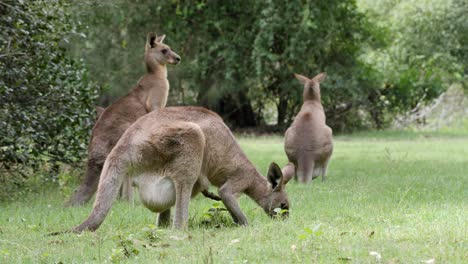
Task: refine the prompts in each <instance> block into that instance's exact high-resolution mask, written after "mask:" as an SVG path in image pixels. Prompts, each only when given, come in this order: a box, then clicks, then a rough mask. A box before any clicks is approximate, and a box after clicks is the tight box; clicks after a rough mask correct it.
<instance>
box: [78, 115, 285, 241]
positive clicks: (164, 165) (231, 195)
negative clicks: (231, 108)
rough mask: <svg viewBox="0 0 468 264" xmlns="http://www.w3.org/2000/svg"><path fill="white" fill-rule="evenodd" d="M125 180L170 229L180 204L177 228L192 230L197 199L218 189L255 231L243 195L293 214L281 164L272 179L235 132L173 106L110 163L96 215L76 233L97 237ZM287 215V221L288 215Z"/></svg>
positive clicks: (139, 128) (136, 129) (137, 130)
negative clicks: (190, 216) (262, 171)
mask: <svg viewBox="0 0 468 264" xmlns="http://www.w3.org/2000/svg"><path fill="white" fill-rule="evenodd" d="M125 175H128V176H129V177H131V178H132V179H133V183H134V185H135V186H137V187H138V189H139V193H140V198H141V201H142V203H143V204H144V205H145V206H146V207H147V208H148V209H150V210H151V211H153V212H157V213H159V215H158V225H167V224H168V223H169V221H170V210H171V207H172V206H174V205H175V217H174V220H173V228H176V229H183V228H186V227H187V223H188V207H189V202H190V198H191V197H193V196H194V195H196V194H197V193H199V192H200V191H203V190H206V189H207V188H208V186H209V185H210V184H211V185H214V186H217V187H218V188H219V189H218V192H219V196H220V197H221V199H222V201H223V203H224V205H225V206H226V208H227V209H228V211H229V213H230V214H231V216H232V218H233V220H234V222H236V223H238V224H241V225H247V218H246V217H245V215H244V213H243V212H242V211H241V209H240V207H239V204H238V202H237V200H236V197H237V196H236V194H239V193H245V194H247V195H248V196H249V197H250V198H252V199H253V200H254V201H255V202H257V204H258V205H260V206H261V207H262V208H263V210H264V211H265V212H266V213H267V214H269V215H270V216H274V215H275V214H276V212H275V208H282V209H289V202H288V197H287V194H286V191H285V185H286V183H287V182H288V181H289V179H290V178H286V177H283V174H282V172H281V170H280V168H279V167H278V165H276V164H275V163H272V164H271V165H270V168H269V171H268V177H267V178H268V180H267V179H266V178H265V177H263V176H262V175H261V174H260V173H259V172H258V171H257V169H256V168H255V167H254V165H253V164H252V163H251V162H250V161H249V160H248V159H247V157H246V155H245V154H244V152H243V151H242V150H241V148H240V147H239V145H238V144H237V142H236V140H235V139H234V137H233V135H232V133H231V131H230V130H229V128H228V127H227V126H226V125H225V124H224V122H223V121H222V119H221V118H220V117H219V116H218V115H217V114H215V113H213V112H211V111H209V110H207V109H204V108H201V107H167V108H162V109H160V110H156V111H153V112H151V113H149V114H147V115H145V116H144V117H142V118H140V119H138V120H137V121H136V122H135V123H134V124H133V125H132V126H131V127H130V128H128V129H127V131H125V133H124V135H123V136H122V137H121V138H120V140H119V142H118V143H117V145H116V146H115V147H114V149H113V150H112V152H111V153H110V154H109V156H108V157H107V159H106V161H105V163H104V168H103V170H102V173H101V177H100V180H99V187H98V190H97V194H96V200H95V202H94V206H93V210H92V212H91V214H90V215H89V216H88V218H87V219H86V220H85V221H84V222H83V223H82V224H80V225H79V226H77V227H75V228H74V229H72V230H71V231H73V232H81V231H83V230H91V231H94V230H96V229H97V228H98V227H99V226H100V225H101V223H102V222H103V221H104V218H105V217H106V215H107V213H108V212H109V210H110V208H111V206H112V202H113V201H114V200H115V198H116V196H117V194H118V190H119V187H120V184H121V183H122V181H123V179H124V177H125ZM284 215H287V213H286V214H284Z"/></svg>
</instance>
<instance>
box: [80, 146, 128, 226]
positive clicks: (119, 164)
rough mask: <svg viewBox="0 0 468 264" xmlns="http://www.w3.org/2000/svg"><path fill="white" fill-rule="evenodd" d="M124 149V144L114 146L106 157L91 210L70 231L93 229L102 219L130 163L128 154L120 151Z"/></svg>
mask: <svg viewBox="0 0 468 264" xmlns="http://www.w3.org/2000/svg"><path fill="white" fill-rule="evenodd" d="M124 149H125V147H124V146H116V147H115V148H114V149H113V151H112V152H111V154H109V156H108V157H107V159H106V162H105V163H104V167H103V170H102V173H101V177H100V180H99V186H98V190H97V194H96V200H95V202H94V206H93V210H92V212H91V214H90V215H89V216H88V218H87V219H86V220H85V221H84V222H83V223H81V224H80V225H79V226H77V227H75V228H73V229H72V230H71V231H72V232H75V233H80V232H82V231H84V230H90V231H94V230H96V229H97V228H98V227H99V226H100V225H101V224H102V222H103V221H104V218H105V217H106V216H107V213H108V212H109V210H110V208H111V206H112V203H113V201H114V200H115V198H116V197H117V195H118V193H119V188H120V185H121V184H122V181H123V179H124V176H125V175H126V173H127V171H128V166H129V164H130V162H129V154H128V153H126V151H121V150H124Z"/></svg>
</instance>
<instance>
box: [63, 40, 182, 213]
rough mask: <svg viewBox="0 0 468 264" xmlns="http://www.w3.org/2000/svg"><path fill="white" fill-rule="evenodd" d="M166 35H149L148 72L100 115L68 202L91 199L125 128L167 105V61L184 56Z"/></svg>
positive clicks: (73, 204) (147, 47)
mask: <svg viewBox="0 0 468 264" xmlns="http://www.w3.org/2000/svg"><path fill="white" fill-rule="evenodd" d="M164 38H165V35H162V36H157V35H156V34H155V33H149V34H148V36H147V41H146V44H145V56H144V61H145V64H146V69H147V72H146V74H145V75H143V77H142V78H141V79H140V80H139V81H138V83H137V85H136V86H134V87H133V88H132V90H131V91H130V92H129V93H128V94H127V95H126V96H124V97H122V98H120V99H119V100H117V101H116V102H114V103H113V104H111V105H110V106H109V107H107V108H106V109H104V111H103V112H102V113H101V114H100V115H99V117H98V119H97V121H96V123H95V124H94V127H93V130H92V133H91V139H90V141H89V145H88V164H87V166H88V167H87V171H86V176H85V177H84V179H83V181H82V183H81V185H80V187H79V189H78V191H77V192H76V193H75V194H74V196H73V197H72V198H71V199H70V201H69V202H67V205H69V206H76V205H81V204H84V203H86V202H87V201H89V200H90V199H91V197H92V196H93V194H94V193H95V192H96V189H97V185H98V182H99V175H100V173H101V170H102V166H103V165H104V161H105V160H106V157H107V155H109V153H110V152H111V150H112V148H113V147H114V146H115V144H116V143H117V141H118V140H119V138H120V137H121V136H122V134H123V133H124V132H125V130H126V129H127V128H128V127H130V125H131V124H133V123H134V122H135V121H136V120H137V119H138V118H139V117H141V116H143V115H145V114H147V113H149V112H151V111H153V110H155V109H159V108H162V107H164V106H166V101H167V96H168V93H169V82H168V80H167V69H166V64H177V63H179V61H180V57H179V55H177V54H176V53H175V52H173V51H172V50H171V48H170V47H169V46H167V45H165V44H164V43H163V40H164ZM99 110H102V109H99ZM123 190H125V192H126V194H125V193H124V196H125V195H126V196H127V198H130V197H129V196H131V193H132V192H131V189H130V186H124V188H123Z"/></svg>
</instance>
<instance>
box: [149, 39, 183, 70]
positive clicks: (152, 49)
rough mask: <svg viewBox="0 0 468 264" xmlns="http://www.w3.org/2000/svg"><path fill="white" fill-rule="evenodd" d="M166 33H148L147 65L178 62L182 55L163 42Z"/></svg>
mask: <svg viewBox="0 0 468 264" xmlns="http://www.w3.org/2000/svg"><path fill="white" fill-rule="evenodd" d="M165 37H166V35H161V36H157V35H156V33H148V37H147V40H146V45H145V62H146V64H147V65H154V64H155V63H156V64H160V65H166V64H168V63H169V64H177V63H179V62H180V56H179V55H177V53H175V52H174V51H172V50H171V48H170V47H169V46H168V45H166V44H164V43H163V40H164V38H165Z"/></svg>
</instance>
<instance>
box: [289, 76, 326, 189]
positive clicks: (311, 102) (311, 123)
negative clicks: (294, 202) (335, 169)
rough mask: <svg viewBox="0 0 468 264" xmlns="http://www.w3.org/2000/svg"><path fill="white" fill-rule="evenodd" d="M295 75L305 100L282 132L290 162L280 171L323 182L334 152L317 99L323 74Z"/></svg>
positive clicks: (305, 180)
mask: <svg viewBox="0 0 468 264" xmlns="http://www.w3.org/2000/svg"><path fill="white" fill-rule="evenodd" d="M295 76H296V78H297V79H298V80H299V82H301V83H302V84H303V85H304V94H303V96H304V103H303V104H302V107H301V110H300V111H299V113H298V114H297V116H296V117H295V118H294V122H293V123H292V124H291V126H290V127H289V128H288V130H286V133H285V142H284V150H285V152H286V155H287V156H288V159H289V163H288V164H287V165H286V167H284V168H283V172H284V174H285V177H291V176H292V175H294V174H295V175H296V179H299V181H300V182H303V183H308V182H310V181H311V180H312V179H314V178H316V177H318V176H322V181H323V180H325V177H326V174H327V167H328V162H329V161H330V157H331V155H332V152H333V142H332V130H331V128H329V127H328V126H327V125H326V123H325V112H324V110H323V106H322V103H321V102H320V82H321V81H323V79H325V76H326V74H325V73H320V74H318V75H317V76H315V77H314V78H312V79H309V78H307V77H305V76H302V75H299V74H295Z"/></svg>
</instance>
